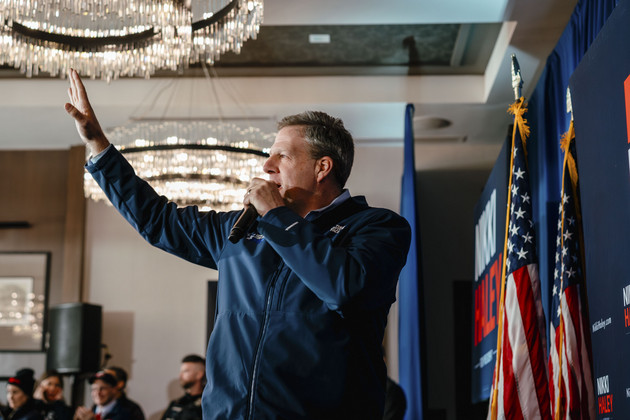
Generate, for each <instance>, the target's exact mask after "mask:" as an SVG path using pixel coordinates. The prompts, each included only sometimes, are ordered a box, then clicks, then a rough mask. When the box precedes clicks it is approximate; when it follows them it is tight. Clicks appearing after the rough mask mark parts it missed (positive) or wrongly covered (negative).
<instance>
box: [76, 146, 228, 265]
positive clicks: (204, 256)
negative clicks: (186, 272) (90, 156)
mask: <svg viewBox="0 0 630 420" xmlns="http://www.w3.org/2000/svg"><path fill="white" fill-rule="evenodd" d="M86 169H87V170H88V172H90V173H91V174H92V176H93V177H94V180H95V181H96V182H97V183H98V184H99V185H100V187H101V188H102V189H103V191H104V192H105V195H106V196H107V197H108V198H109V200H110V202H111V203H112V204H113V206H114V207H115V208H116V209H117V210H118V211H119V212H120V214H122V216H123V217H124V218H125V219H126V220H127V221H128V222H129V223H130V224H131V225H132V226H133V227H134V228H135V229H136V230H137V231H138V232H139V233H140V235H142V237H143V238H144V239H145V240H146V241H147V242H149V243H150V244H152V245H154V246H156V247H158V248H160V249H163V250H164V251H166V252H169V253H171V254H174V255H177V256H179V257H181V258H184V259H186V260H188V261H191V262H194V263H196V264H199V265H202V266H206V267H209V268H213V269H216V268H217V263H216V262H217V260H218V258H219V255H220V253H221V250H222V249H223V246H224V245H225V241H226V240H227V237H228V233H229V229H230V227H231V226H232V224H233V222H234V221H235V220H236V218H237V217H238V212H227V213H218V212H214V211H210V212H208V213H203V212H200V211H199V209H198V208H197V206H188V207H184V208H177V205H176V204H175V203H173V202H169V201H168V200H167V199H166V197H164V196H160V195H158V194H157V193H156V192H155V190H153V188H151V186H150V185H149V184H148V183H147V182H145V181H144V180H142V179H141V178H139V177H138V176H136V174H135V172H134V170H133V168H132V167H131V165H130V164H129V163H128V162H127V161H126V160H125V158H124V157H123V156H122V155H121V153H120V152H119V151H118V150H116V148H114V147H111V148H110V149H109V150H107V151H106V152H105V154H104V155H103V156H102V157H101V158H100V159H99V160H98V161H97V162H96V163H88V164H86Z"/></svg>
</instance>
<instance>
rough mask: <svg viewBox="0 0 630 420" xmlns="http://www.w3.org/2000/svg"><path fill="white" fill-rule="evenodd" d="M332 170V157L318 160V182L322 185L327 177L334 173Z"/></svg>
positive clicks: (316, 170)
mask: <svg viewBox="0 0 630 420" xmlns="http://www.w3.org/2000/svg"><path fill="white" fill-rule="evenodd" d="M332 168H333V160H332V159H331V158H330V156H324V157H321V158H319V159H317V166H316V167H315V173H316V176H317V182H318V183H320V182H322V181H323V180H324V179H326V177H327V176H329V175H330V173H331V172H332Z"/></svg>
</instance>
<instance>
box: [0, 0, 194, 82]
mask: <svg viewBox="0 0 630 420" xmlns="http://www.w3.org/2000/svg"><path fill="white" fill-rule="evenodd" d="M191 22H192V16H191V12H190V10H188V9H187V8H185V7H184V6H183V5H182V4H180V3H173V2H172V1H171V0H160V1H154V0H109V1H104V2H100V1H99V0H83V1H82V0H61V1H58V0H47V1H37V2H33V1H29V0H4V1H0V36H1V37H2V44H1V45H0V64H9V65H13V66H14V67H15V68H19V69H20V71H22V72H23V73H25V74H26V75H27V77H32V76H33V75H37V74H38V73H39V72H40V71H44V72H47V73H50V74H51V76H59V75H60V76H62V77H65V75H66V74H67V72H68V70H69V68H71V67H72V68H75V69H76V70H77V71H78V72H79V73H80V74H81V75H83V76H87V77H91V78H96V77H100V78H102V79H105V80H107V81H110V80H112V79H117V78H118V77H120V76H136V75H140V76H144V77H146V78H148V77H149V76H150V75H151V74H153V73H154V72H155V71H156V70H157V69H169V70H177V69H178V68H179V67H187V65H188V63H189V61H190V55H191V50H192V28H191Z"/></svg>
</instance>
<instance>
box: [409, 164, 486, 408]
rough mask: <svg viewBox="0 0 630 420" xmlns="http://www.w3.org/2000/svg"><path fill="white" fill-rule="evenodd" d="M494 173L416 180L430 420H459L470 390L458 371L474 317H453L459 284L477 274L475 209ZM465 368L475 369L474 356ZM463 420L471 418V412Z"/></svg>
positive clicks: (432, 174)
mask: <svg viewBox="0 0 630 420" xmlns="http://www.w3.org/2000/svg"><path fill="white" fill-rule="evenodd" d="M489 174H490V171H489V170H458V171H444V170H432V171H420V172H418V175H417V188H418V191H417V194H418V208H419V217H420V241H421V253H422V259H421V270H422V280H423V283H424V304H425V305H426V306H425V322H426V324H425V325H426V343H427V351H426V355H425V356H426V358H427V368H426V370H427V372H426V375H427V378H426V379H427V382H426V384H427V385H426V386H427V389H426V391H427V399H428V401H427V405H428V408H429V410H430V414H429V415H428V416H427V417H428V418H429V419H431V418H444V419H451V420H452V419H455V418H456V408H458V407H457V405H458V402H457V401H456V394H457V391H458V389H457V388H458V387H459V386H465V384H464V383H462V382H463V381H461V380H459V382H458V379H460V376H459V375H460V374H461V373H462V372H456V370H455V366H456V365H457V364H458V361H457V360H456V358H455V354H456V353H455V334H456V331H458V330H460V328H463V331H468V333H470V331H471V330H472V324H471V318H470V316H468V317H465V318H460V319H455V317H454V312H455V311H456V309H457V308H455V307H454V304H453V296H454V294H455V292H456V290H455V288H454V285H455V282H459V281H467V282H471V281H472V278H473V275H474V225H473V208H474V205H475V203H476V202H477V200H478V199H479V196H480V194H481V191H482V189H483V186H484V185H485V183H486V181H487V179H488V176H489ZM470 299H472V298H470ZM460 331H461V330H460ZM470 343H471V342H470V341H469V342H468V345H470ZM464 357H465V356H464ZM464 363H465V364H464V366H468V367H470V357H468V360H465V361H464ZM468 401H470V398H468ZM459 404H461V402H459ZM484 414H485V413H484ZM461 418H466V419H472V418H473V417H472V413H471V412H468V416H466V417H461Z"/></svg>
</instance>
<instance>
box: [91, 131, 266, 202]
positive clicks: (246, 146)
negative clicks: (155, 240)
mask: <svg viewBox="0 0 630 420" xmlns="http://www.w3.org/2000/svg"><path fill="white" fill-rule="evenodd" d="M107 137H108V138H109V139H110V141H111V142H112V143H113V144H115V145H117V146H116V147H117V148H118V149H119V150H120V152H121V153H122V154H124V156H125V158H126V159H127V160H128V161H129V163H130V164H131V166H133V168H134V169H135V171H136V173H137V174H138V175H139V176H140V177H141V178H143V179H144V180H146V181H147V182H148V183H149V184H151V186H152V187H153V188H154V189H155V190H156V191H157V192H158V193H159V194H160V195H164V196H166V197H167V198H168V199H169V200H171V201H174V202H176V203H177V204H178V205H180V206H185V205H197V206H198V207H199V209H200V210H201V211H209V210H217V211H227V210H238V209H241V208H242V207H243V204H242V202H243V196H244V195H245V191H246V188H247V186H248V185H249V181H250V180H251V179H252V178H253V177H260V176H263V172H262V165H263V162H264V160H265V159H266V157H267V151H268V148H269V147H270V146H271V143H272V142H273V137H274V135H273V134H265V133H263V132H262V131H261V130H260V129H258V128H255V127H252V126H250V125H249V124H248V123H247V122H246V121H241V122H218V121H211V120H177V119H174V120H164V119H159V120H145V121H142V120H140V121H134V122H131V123H130V124H127V125H124V126H121V127H117V128H115V129H114V130H112V131H111V132H109V133H107ZM84 181H85V182H84V187H85V195H86V197H90V198H92V199H94V200H97V201H98V200H104V201H106V202H108V203H109V201H108V200H107V198H106V197H105V195H104V194H103V192H102V191H101V189H100V187H99V186H98V185H97V184H96V183H95V182H94V180H93V179H92V177H91V175H90V174H88V173H86V174H85V179H84Z"/></svg>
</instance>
